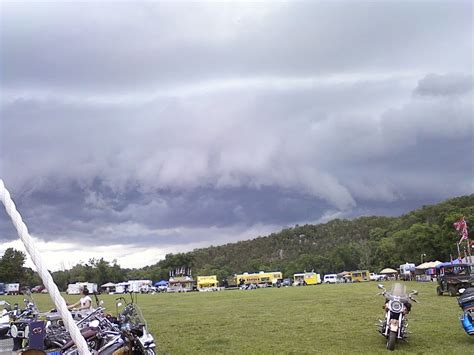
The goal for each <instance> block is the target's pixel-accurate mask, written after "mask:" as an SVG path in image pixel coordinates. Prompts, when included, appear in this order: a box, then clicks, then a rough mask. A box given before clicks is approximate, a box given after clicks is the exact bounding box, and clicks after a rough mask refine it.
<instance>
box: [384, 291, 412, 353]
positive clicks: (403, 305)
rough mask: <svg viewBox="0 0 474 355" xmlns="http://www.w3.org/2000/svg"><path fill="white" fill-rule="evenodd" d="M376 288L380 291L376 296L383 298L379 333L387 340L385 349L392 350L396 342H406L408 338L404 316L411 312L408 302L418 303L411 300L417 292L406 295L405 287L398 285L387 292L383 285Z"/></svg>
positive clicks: (406, 321)
mask: <svg viewBox="0 0 474 355" xmlns="http://www.w3.org/2000/svg"><path fill="white" fill-rule="evenodd" d="M378 288H379V289H381V290H382V292H380V293H378V295H382V296H384V297H385V304H384V306H383V308H384V311H385V317H384V319H383V320H379V332H380V334H381V335H383V336H384V337H385V338H386V340H387V343H386V347H387V349H388V350H394V349H395V344H396V342H397V341H398V340H404V341H406V338H407V336H408V320H407V318H406V316H407V314H408V313H409V312H410V310H411V303H410V301H413V302H418V301H417V300H416V299H415V298H413V296H415V295H417V294H418V291H412V292H410V293H408V294H407V292H406V287H405V285H403V284H400V283H396V284H394V285H393V286H392V288H391V290H390V291H387V290H386V289H385V287H384V286H383V285H378Z"/></svg>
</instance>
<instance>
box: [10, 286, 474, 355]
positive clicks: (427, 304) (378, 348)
mask: <svg viewBox="0 0 474 355" xmlns="http://www.w3.org/2000/svg"><path fill="white" fill-rule="evenodd" d="M406 284H407V287H408V289H409V290H411V289H417V290H418V291H419V295H418V297H417V299H418V300H419V303H416V304H414V305H413V307H412V312H411V314H410V315H409V330H410V331H412V332H413V334H411V336H410V339H409V342H408V343H398V344H397V348H396V352H397V353H410V354H474V337H472V338H470V337H469V336H468V335H466V334H465V333H464V331H463V330H462V328H461V325H460V323H459V320H458V315H459V314H460V308H459V307H458V305H457V301H456V299H455V298H453V297H449V296H443V297H439V296H437V295H436V291H435V284H434V283H416V282H407V283H406ZM386 287H387V288H389V287H390V282H387V283H386ZM377 292H378V289H377V285H376V284H375V283H373V282H370V283H359V284H340V285H317V286H307V287H288V288H280V289H276V288H275V289H272V288H268V289H258V290H251V291H240V290H233V291H221V292H201V293H198V292H195V293H179V294H156V295H139V296H138V303H139V305H140V307H141V308H142V311H143V313H144V315H145V318H146V320H147V322H148V325H149V327H150V330H151V332H152V333H153V334H154V336H155V340H156V341H157V344H158V349H157V350H158V351H157V353H158V354H163V353H166V354H221V353H234V354H241V353H242V354H276V353H281V354H315V353H320V354H353V353H359V354H377V353H380V354H384V353H387V350H386V349H385V341H384V338H383V337H382V336H380V335H379V334H378V333H377V332H376V330H375V329H376V327H375V324H376V323H378V319H379V318H380V317H382V315H383V311H382V304H383V297H381V296H376V293H377ZM65 297H66V300H67V301H69V302H73V301H76V300H77V299H78V298H79V297H78V296H65ZM115 297H117V296H114V295H102V296H100V298H101V299H102V300H103V301H104V302H105V306H106V307H107V309H108V310H109V312H110V313H115ZM3 299H5V300H7V301H8V302H12V301H14V300H20V301H21V296H5V297H4V298H3ZM35 300H36V301H37V303H38V305H39V308H40V309H41V310H42V311H43V310H48V309H49V308H51V307H52V302H51V300H50V299H49V296H48V295H43V294H42V295H35Z"/></svg>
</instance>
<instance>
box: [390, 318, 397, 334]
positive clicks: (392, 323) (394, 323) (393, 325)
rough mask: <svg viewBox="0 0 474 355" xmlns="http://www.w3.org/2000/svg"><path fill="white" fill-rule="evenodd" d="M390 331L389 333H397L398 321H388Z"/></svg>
mask: <svg viewBox="0 0 474 355" xmlns="http://www.w3.org/2000/svg"><path fill="white" fill-rule="evenodd" d="M390 331H391V332H398V320H397V319H391V320H390Z"/></svg>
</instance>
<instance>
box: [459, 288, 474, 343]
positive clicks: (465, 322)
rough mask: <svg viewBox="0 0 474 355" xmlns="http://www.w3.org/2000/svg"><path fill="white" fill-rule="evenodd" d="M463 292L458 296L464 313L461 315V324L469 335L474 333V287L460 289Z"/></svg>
mask: <svg viewBox="0 0 474 355" xmlns="http://www.w3.org/2000/svg"><path fill="white" fill-rule="evenodd" d="M459 293H460V294H461V295H460V296H459V297H458V304H459V307H461V309H462V310H463V314H462V315H461V316H460V317H459V320H460V322H461V325H462V327H463V329H464V331H465V332H466V334H468V335H474V322H473V319H472V318H473V316H474V287H469V288H461V289H459Z"/></svg>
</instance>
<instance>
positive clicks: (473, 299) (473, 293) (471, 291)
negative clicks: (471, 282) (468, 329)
mask: <svg viewBox="0 0 474 355" xmlns="http://www.w3.org/2000/svg"><path fill="white" fill-rule="evenodd" d="M458 303H459V306H460V307H461V308H463V309H466V308H470V307H473V306H474V287H469V288H467V289H466V291H464V293H463V294H462V295H461V296H460V297H459V299H458Z"/></svg>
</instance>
